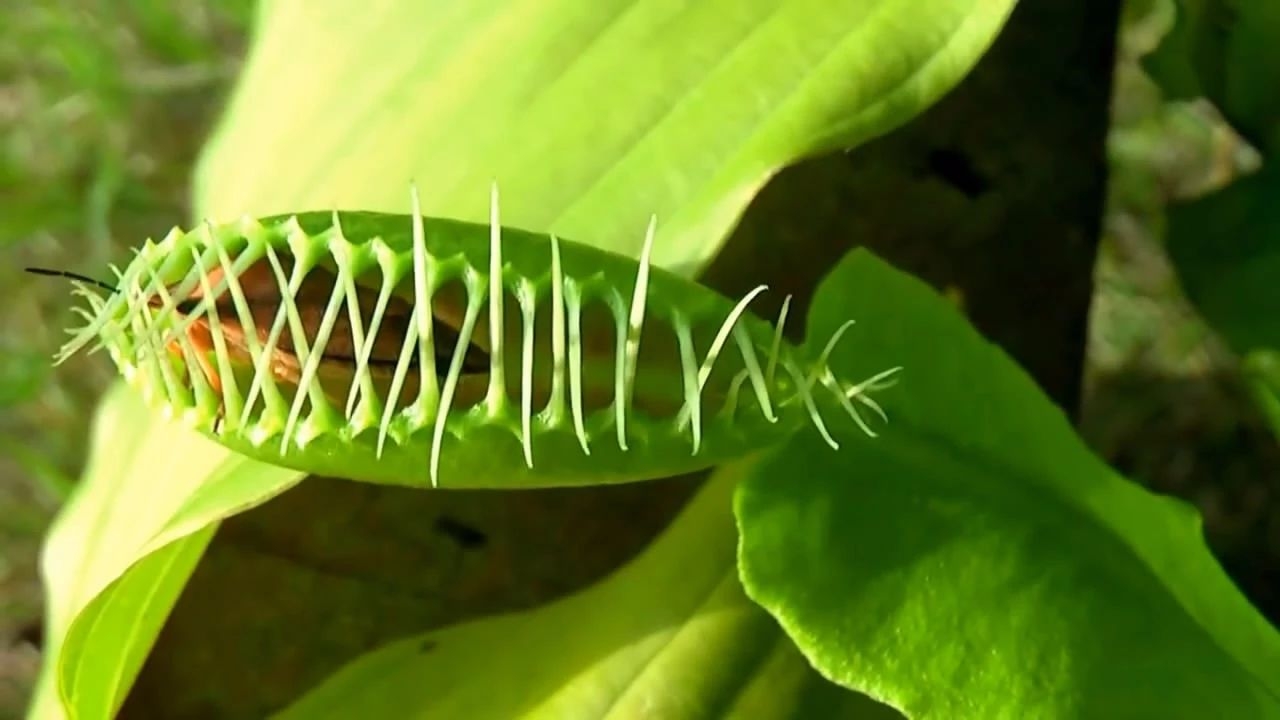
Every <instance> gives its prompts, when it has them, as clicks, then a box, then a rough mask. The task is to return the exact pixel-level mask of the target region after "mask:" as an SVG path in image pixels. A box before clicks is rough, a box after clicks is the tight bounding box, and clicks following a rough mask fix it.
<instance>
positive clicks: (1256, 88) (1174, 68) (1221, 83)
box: [1145, 0, 1280, 152]
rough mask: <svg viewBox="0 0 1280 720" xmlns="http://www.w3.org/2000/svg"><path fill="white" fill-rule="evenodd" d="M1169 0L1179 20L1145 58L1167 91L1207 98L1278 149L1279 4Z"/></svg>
mask: <svg viewBox="0 0 1280 720" xmlns="http://www.w3.org/2000/svg"><path fill="white" fill-rule="evenodd" d="M1166 1H1167V2H1172V3H1173V4H1174V7H1175V13H1174V18H1175V19H1174V24H1173V27H1172V28H1171V29H1170V31H1169V34H1168V35H1167V36H1166V37H1165V38H1164V40H1163V41H1162V42H1161V44H1160V47H1159V48H1157V49H1156V51H1155V52H1154V53H1152V54H1151V55H1150V56H1149V57H1148V58H1147V59H1146V61H1145V63H1146V66H1147V69H1148V70H1149V71H1150V72H1151V74H1152V75H1153V76H1154V77H1155V79H1156V80H1157V81H1158V82H1159V83H1160V84H1161V86H1162V87H1163V88H1164V90H1165V92H1166V94H1167V95H1168V96H1169V98H1170V99H1188V98H1195V97H1206V98H1208V99H1209V100H1210V101H1212V102H1213V103H1214V104H1215V105H1216V106H1217V107H1218V108H1219V109H1220V110H1221V111H1222V113H1223V114H1224V115H1225V116H1226V117H1227V119H1228V120H1229V121H1230V122H1231V124H1232V125H1234V126H1235V127H1236V129H1237V130H1239V131H1240V132H1241V133H1242V134H1243V135H1244V136H1245V137H1247V138H1248V139H1249V140H1250V142H1252V143H1253V144H1255V145H1257V146H1259V147H1260V148H1263V149H1265V150H1266V151H1269V152H1274V151H1276V150H1278V149H1280V145H1278V144H1277V143H1280V93H1277V92H1276V87H1277V86H1280V3H1277V2H1275V0H1177V1H1176V2H1174V0H1166Z"/></svg>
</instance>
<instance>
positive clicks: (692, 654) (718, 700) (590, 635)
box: [277, 464, 898, 720]
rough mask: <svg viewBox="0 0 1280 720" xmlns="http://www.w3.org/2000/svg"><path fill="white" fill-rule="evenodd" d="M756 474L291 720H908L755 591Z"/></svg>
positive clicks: (414, 642) (335, 685)
mask: <svg viewBox="0 0 1280 720" xmlns="http://www.w3.org/2000/svg"><path fill="white" fill-rule="evenodd" d="M744 467H745V466H744V465H742V464H739V465H738V466H731V467H727V468H725V469H722V470H721V471H719V472H718V473H717V475H716V476H714V477H713V478H712V479H711V481H710V482H709V483H708V484H707V485H706V486H705V487H704V488H703V489H702V491H701V492H700V494H699V495H698V496H697V497H696V498H694V500H693V501H692V502H691V503H690V504H689V506H688V507H686V508H685V510H684V511H683V514H682V515H681V516H680V517H679V518H677V519H676V521H675V522H674V523H673V524H672V525H671V527H670V528H668V530H667V531H666V532H665V533H664V534H663V535H662V536H660V537H659V538H658V540H656V541H655V542H654V543H653V544H652V545H650V546H649V547H648V548H647V549H646V550H645V551H644V552H643V553H642V554H641V555H640V556H639V557H638V558H637V559H636V560H634V561H633V562H632V563H630V564H629V565H627V566H625V567H624V568H622V569H621V570H619V571H617V572H616V573H615V574H614V575H613V576H611V577H610V578H607V579H606V580H604V581H602V582H600V583H599V584H597V585H595V586H593V587H590V588H588V589H586V590H584V591H582V592H581V593H578V594H576V595H573V596H570V597H568V598H566V599H564V600H561V601H559V602H556V603H553V604H550V605H546V606H543V607H541V608H538V609H536V610H532V611H529V612H524V613H519V614H512V615H506V616H500V617H495V618H489V619H485V620H481V621H477V622H472V623H467V624H463V625H459V626H455V627H452V628H447V629H444V630H439V631H433V632H429V633H425V634H423V635H419V636H416V637H410V638H406V639H404V640H401V641H398V642H395V643H392V644H390V645H388V646H385V647H382V648H379V649H377V650H375V651H373V652H370V653H368V654H366V655H364V656H363V657H361V658H359V659H357V660H355V661H354V662H352V663H350V664H349V665H348V666H346V667H344V668H342V669H341V670H339V671H338V672H337V673H335V674H334V675H333V676H332V677H330V678H329V679H328V680H326V681H325V682H324V683H322V684H321V685H320V686H318V687H317V688H316V689H315V690H313V691H312V692H310V693H308V694H307V695H306V696H304V697H303V698H301V699H300V700H299V701H298V702H297V703H295V704H294V705H292V706H291V707H289V708H287V709H286V710H285V711H283V712H282V713H281V714H280V715H279V716H277V717H278V720H317V719H319V718H335V719H336V718H354V717H373V718H383V717H386V718H390V717H416V718H435V717H439V718H472V719H474V720H485V719H487V718H495V719H501V720H507V719H508V718H556V719H557V720H560V719H564V720H570V719H572V718H584V719H585V718H592V719H593V720H594V719H595V718H631V717H661V718H671V719H672V720H678V719H679V718H705V717H718V718H719V717H723V718H744V720H745V719H747V718H750V719H751V720H769V719H770V718H793V717H794V718H808V717H823V718H831V720H840V719H841V718H850V719H852V718H867V719H868V720H870V719H872V718H885V719H887V718H893V717H898V715H897V714H896V713H894V712H893V711H891V710H890V709H889V708H886V707H884V706H882V705H879V704H877V703H875V702H872V701H871V700H869V699H868V698H866V697H865V696H862V695H859V694H856V693H853V692H849V691H847V690H843V689H841V688H838V687H836V686H835V685H832V684H830V683H828V682H827V681H825V680H823V679H822V678H821V677H819V676H818V675H817V674H816V673H814V672H813V671H812V670H811V669H810V668H809V667H808V665H807V664H806V663H805V661H804V658H803V657H802V656H801V655H800V654H799V653H798V652H797V650H796V648H795V645H794V644H793V643H792V642H791V641H790V640H789V639H787V637H786V636H785V635H784V634H782V632H781V631H780V630H779V628H778V626H777V624H776V623H774V622H773V620H772V618H770V617H769V615H768V614H767V613H765V612H764V611H762V610H761V609H760V608H759V607H757V606H756V605H754V604H753V603H751V601H750V600H748V599H747V597H746V596H745V595H744V594H743V592H742V586H741V584H740V583H739V581H738V578H737V573H736V571H735V568H734V548H735V543H736V537H737V536H736V532H735V530H734V524H733V514H732V512H731V510H730V498H731V493H732V491H733V487H734V485H735V483H736V482H737V480H738V478H739V477H740V476H741V474H742V470H743V468H744Z"/></svg>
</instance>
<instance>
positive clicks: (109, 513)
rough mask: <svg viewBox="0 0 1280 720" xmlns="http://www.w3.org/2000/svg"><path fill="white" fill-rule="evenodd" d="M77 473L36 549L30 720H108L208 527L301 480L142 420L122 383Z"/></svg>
mask: <svg viewBox="0 0 1280 720" xmlns="http://www.w3.org/2000/svg"><path fill="white" fill-rule="evenodd" d="M85 477H86V481H85V482H82V483H80V484H79V485H78V486H77V487H76V491H75V493H74V494H73V495H72V497H71V499H70V501H69V502H68V504H67V506H66V507H65V508H64V510H63V512H62V513H61V514H60V515H59V517H58V519H57V520H56V522H55V524H54V526H53V528H52V529H51V530H50V533H49V535H48V537H47V538H46V541H45V547H44V553H43V558H42V563H43V564H42V570H43V575H44V582H45V590H46V594H47V596H48V600H47V616H46V629H45V637H47V638H48V646H47V648H46V652H45V657H44V668H43V673H42V676H41V681H40V686H39V688H38V690H37V693H36V697H35V698H34V705H33V707H32V713H31V714H32V717H36V718H59V717H67V716H71V717H85V718H98V717H110V716H111V715H112V714H113V713H114V712H115V711H116V710H117V709H118V708H119V706H120V703H121V702H122V701H123V699H124V697H125V694H126V693H127V692H128V689H129V687H130V685H131V683H132V682H133V679H134V677H135V676H136V675H137V672H138V670H139V668H140V667H141V666H142V662H143V660H144V659H145V658H146V655H147V653H148V651H149V650H150V648H151V644H152V642H153V641H154V640H155V637H156V634H157V633H158V632H159V630H160V627H161V625H162V624H163V623H164V619H165V618H166V617H167V615H168V612H169V610H170V609H171V608H172V606H173V603H174V602H175V601H176V600H177V597H178V594H179V593H180V592H181V590H182V587H183V586H184V585H185V584H186V581H187V578H188V577H189V576H190V574H191V572H192V570H193V569H194V567H195V564H196V562H197V561H198V560H199V558H200V555H201V553H202V552H203V550H204V547H205V545H206V544H207V543H208V541H209V539H210V538H211V537H212V535H213V532H214V530H215V529H216V528H217V522H218V521H219V520H221V519H222V518H224V517H227V516H228V515H231V514H233V513H235V512H238V511H240V510H242V509H245V508H247V507H251V506H253V505H256V504H258V503H261V502H264V501H266V500H267V499H269V498H270V497H273V496H274V495H276V494H278V493H280V492H283V491H284V490H286V489H288V488H289V487H292V486H293V485H294V484H295V483H296V482H298V481H299V480H300V479H301V475H300V474H299V473H296V472H293V471H290V470H284V469H282V468H277V467H274V466H271V465H266V464H262V463H257V462H254V461H251V460H248V459H247V458H243V457H240V456H234V455H230V454H228V453H227V452H226V451H225V450H224V449H223V448H222V447H221V446H219V445H216V444H214V443H213V442H211V441H209V440H206V439H205V438H203V437H202V436H200V435H197V434H195V433H193V432H191V431H189V430H187V429H186V428H184V427H182V426H181V425H179V424H176V423H167V422H161V421H157V420H152V419H151V418H150V417H149V411H148V410H147V409H146V407H145V405H144V404H143V402H142V400H141V399H140V398H138V397H136V396H135V395H134V394H133V392H132V391H131V390H129V389H128V388H127V387H125V386H123V385H116V386H115V387H114V388H113V389H112V390H111V391H110V393H109V394H108V395H107V396H106V397H105V398H104V400H103V402H102V404H101V406H100V408H99V410H98V416H97V418H96V420H95V431H94V438H93V447H92V449H91V452H90V463H89V467H88V468H87V469H86V473H85ZM60 696H61V697H62V698H64V699H65V701H66V706H65V708H64V706H63V705H62V704H61V703H60V701H59V697H60Z"/></svg>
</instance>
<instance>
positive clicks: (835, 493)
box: [736, 252, 1280, 720]
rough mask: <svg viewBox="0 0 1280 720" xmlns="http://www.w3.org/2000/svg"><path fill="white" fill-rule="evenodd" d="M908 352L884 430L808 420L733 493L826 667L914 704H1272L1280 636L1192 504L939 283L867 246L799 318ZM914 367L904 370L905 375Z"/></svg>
mask: <svg viewBox="0 0 1280 720" xmlns="http://www.w3.org/2000/svg"><path fill="white" fill-rule="evenodd" d="M851 315H853V316H858V317H863V316H868V317H875V318H879V320H878V321H877V322H874V323H870V322H869V323H866V327H863V326H862V325H859V327H860V328H861V329H860V330H859V331H858V332H857V340H856V342H854V341H850V342H849V343H848V344H847V345H845V346H844V347H843V348H842V349H839V350H838V351H837V352H836V354H835V356H833V357H832V366H833V368H835V369H836V371H837V373H838V374H844V373H847V374H849V376H850V377H857V376H858V375H859V373H861V372H864V371H865V370H867V369H869V368H872V367H877V366H881V365H883V364H884V363H886V362H891V363H894V364H899V363H900V364H902V365H904V366H905V370H904V382H903V384H902V386H901V387H900V388H899V389H897V390H896V391H895V392H893V393H886V394H885V396H884V403H885V405H886V410H887V412H888V413H889V415H890V417H891V418H892V423H891V425H890V426H889V427H888V428H887V429H886V430H885V431H884V432H883V433H882V434H881V436H880V437H879V438H876V439H859V438H858V437H857V436H856V435H853V434H849V435H850V436H849V437H848V438H847V440H846V442H845V444H844V446H843V449H842V451H841V452H839V453H832V452H828V451H825V449H824V446H823V445H822V442H821V441H820V440H818V439H816V438H815V437H813V435H812V434H811V433H809V434H804V435H801V436H797V437H796V438H795V439H794V441H793V442H791V443H790V444H789V446H787V447H785V449H783V450H781V451H779V452H777V453H776V454H772V455H771V456H770V457H769V458H768V459H767V460H766V461H765V462H763V463H761V464H760V465H758V466H757V467H756V468H755V469H754V470H753V471H752V472H751V473H750V474H749V476H748V477H747V478H746V479H745V480H744V481H743V483H742V484H741V485H740V487H739V495H738V497H737V498H736V503H737V511H738V516H739V524H740V529H741V532H742V536H743V537H742V546H741V549H740V563H741V568H742V572H743V578H744V583H745V586H746V588H747V592H748V593H749V594H750V596H751V597H752V598H753V599H755V600H757V601H758V602H760V603H761V604H762V605H764V606H765V607H766V608H768V609H769V610H770V612H772V613H773V614H774V615H775V616H776V617H777V618H778V619H779V621H780V622H781V623H782V625H783V626H784V627H785V628H786V630H787V632H788V633H789V634H790V635H791V637H792V638H794V639H795V640H796V641H797V643H798V644H799V646H800V647H801V649H802V650H803V651H804V653H805V655H806V656H807V657H808V658H809V659H810V660H811V661H812V662H813V663H814V665H815V666H816V667H817V668H818V669H819V670H820V671H821V672H823V673H824V674H825V675H826V676H828V677H830V678H831V679H833V680H835V681H837V682H839V683H841V684H843V685H845V686H848V687H851V688H856V689H860V690H863V691H865V692H867V693H868V694H870V695H871V696H873V697H876V698H877V699H880V700H883V701H884V702H887V703H889V704H890V705H893V706H895V707H897V708H899V709H902V710H903V711H904V712H905V713H906V714H908V715H909V716H910V717H913V718H948V719H949V720H956V719H959V718H983V719H984V720H985V719H988V718H1005V717H1008V718H1015V717H1016V718H1024V717H1061V718H1066V717H1081V718H1084V717H1088V718H1103V717H1126V718H1139V717H1141V718H1162V719H1169V718H1207V717H1232V718H1246V717H1247V718H1274V717H1280V633H1277V632H1276V630H1275V628H1272V627H1270V626H1269V625H1268V624H1267V622H1266V620H1265V619H1264V618H1263V617H1262V616H1261V615H1260V614H1258V613H1257V612H1256V611H1255V610H1254V609H1253V608H1252V607H1251V606H1250V604H1249V603H1248V601H1247V600H1246V599H1245V598H1244V597H1243V596H1242V595H1241V594H1240V593H1239V592H1238V591H1237V590H1236V588H1235V587H1234V586H1233V585H1232V584H1231V582H1230V580H1229V579H1228V578H1227V576H1226V574H1225V573H1224V572H1223V571H1222V569H1221V568H1220V567H1219V566H1218V564H1217V563H1216V562H1215V561H1214V559H1213V557H1212V556H1211V555H1210V554H1209V551H1208V549H1207V548H1206V547H1205V545H1204V543H1203V540H1202V537H1201V532H1200V530H1201V526H1200V519H1199V517H1198V516H1197V515H1196V513H1195V512H1194V511H1193V510H1192V509H1190V508H1189V507H1188V506H1186V505H1185V504H1183V503H1181V502H1179V501H1175V500H1173V499H1170V498H1164V497H1160V496H1156V495H1153V494H1151V493H1149V492H1147V491H1146V490H1144V489H1142V488H1141V487H1139V486H1138V485H1136V484H1132V483H1130V482H1127V481H1126V480H1124V479H1123V478H1121V477H1118V476H1117V475H1116V474H1115V473H1114V472H1113V471H1112V470H1110V469H1109V468H1108V467H1107V466H1106V465H1105V464H1103V463H1102V462H1101V461H1100V460H1098V459H1097V458H1096V457H1095V456H1094V455H1092V454H1091V453H1090V452H1089V451H1088V449H1087V448H1086V447H1085V445H1084V444H1083V443H1082V442H1081V441H1080V440H1079V439H1078V438H1077V436H1076V435H1075V433H1074V432H1073V431H1072V428H1071V426H1070V424H1069V423H1068V421H1067V419H1066V417H1065V416H1064V415H1063V414H1062V412H1061V411H1060V410H1058V409H1057V408H1056V407H1055V406H1053V405H1052V404H1051V403H1050V402H1049V401H1048V400H1047V399H1046V398H1045V397H1044V396H1043V395H1042V394H1041V393H1040V392H1039V390H1038V389H1037V388H1036V386H1035V385H1034V383H1033V382H1032V381H1031V380H1030V378H1028V377H1027V376H1026V375H1025V374H1024V373H1023V372H1022V371H1021V370H1020V369H1019V368H1018V367H1016V366H1015V365H1014V364H1013V363H1012V362H1011V361H1010V360H1009V359H1008V358H1007V357H1006V356H1004V355H1003V353H1001V352H1000V351H999V350H998V349H996V348H995V347H994V346H992V345H990V344H988V343H987V342H985V341H984V340H983V338H982V337H981V336H979V335H978V333H977V332H976V331H974V330H973V329H972V328H971V327H970V326H969V325H968V324H967V323H966V322H965V321H964V320H963V319H962V318H961V316H960V315H959V314H958V313H956V312H955V311H954V309H953V308H952V307H951V306H950V305H949V304H948V303H947V302H946V301H945V300H943V299H942V298H941V297H938V296H937V295H935V294H934V293H933V292H932V291H931V290H929V289H928V288H927V287H926V286H924V285H923V284H922V283H920V282H919V281H917V280H915V279H914V278H910V277H909V276H906V275H903V274H901V273H899V272H897V271H895V270H893V269H892V268H891V267H889V266H888V265H886V264H884V263H883V262H881V261H879V260H878V259H876V258H875V257H873V256H871V255H870V254H868V253H865V252H859V253H856V254H855V255H853V256H852V257H850V258H848V259H846V261H844V262H843V263H842V264H841V265H839V266H838V267H837V268H836V270H835V271H834V272H833V273H832V274H831V275H830V276H829V277H828V278H827V279H826V281H825V282H824V283H823V285H822V286H821V287H820V289H819V291H818V295H817V297H816V298H815V302H814V305H813V311H812V312H811V316H810V320H809V326H808V332H809V333H810V334H811V335H815V336H819V337H822V336H825V335H826V334H829V333H830V332H832V331H833V330H834V329H835V327H836V326H837V325H838V324H839V323H840V322H842V321H843V320H844V319H845V318H847V317H849V316H851ZM906 378H909V379H910V382H909V383H907V382H906Z"/></svg>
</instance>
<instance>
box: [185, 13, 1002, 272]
mask: <svg viewBox="0 0 1280 720" xmlns="http://www.w3.org/2000/svg"><path fill="white" fill-rule="evenodd" d="M1013 5H1014V2H1013V0H836V1H834V2H833V1H832V0H789V1H788V2H782V3H779V2H776V1H775V0H722V1H719V2H697V3H689V2H684V1H682V0H645V1H643V2H630V1H628V0H557V1H555V2H542V3H522V4H518V5H515V6H513V5H511V4H510V3H506V2H466V3H458V2H452V1H443V0H437V1H435V2H423V1H422V0H414V1H412V2H410V1H409V0H400V1H398V2H397V1H392V2H381V3H369V2H365V1H364V0H330V1H329V2H316V1H315V0H280V1H278V2H273V3H269V4H266V5H264V7H263V11H262V15H261V18H260V20H261V22H260V26H259V27H258V29H257V38H256V42H255V44H254V47H253V50H252V52H251V54H250V56H249V58H248V61H247V63H246V66H245V68H244V75H243V78H242V81H241V84H240V85H239V87H238V90H237V92H236V93H235V95H234V96H233V98H232V101H231V105H230V109H229V111H228V114H227V116H226V117H225V118H224V120H223V122H222V124H221V125H220V127H219V128H218V131H217V133H216V135H215V137H214V139H213V141H212V142H211V143H210V144H209V146H208V148H207V151H206V152H205V154H204V156H203V158H202V159H201V162H200V165H199V168H198V172H197V209H198V212H199V213H200V214H202V215H203V216H207V217H221V218H226V217H228V216H231V217H239V216H240V215H241V214H246V213H247V214H250V215H258V216H261V215H271V214H276V213H289V212H299V211H304V210H328V209H334V208H335V206H337V207H339V208H342V209H367V210H384V211H395V212H407V211H408V210H409V194H408V187H409V183H410V182H411V181H412V182H415V183H416V184H417V186H418V188H419V190H420V191H421V194H422V197H423V211H424V212H425V213H426V214H427V215H438V216H444V217H454V218H459V219H464V220H471V221H478V222H487V221H488V218H489V206H488V202H489V187H490V183H492V182H494V181H496V182H497V183H498V186H499V188H500V190H501V193H502V222H503V224H506V225H511V226H515V227H523V228H527V229H531V230H539V231H550V232H556V233H557V234H559V235H560V236H561V237H568V238H572V239H575V240H579V241H582V242H591V243H594V244H597V245H599V246H602V247H606V248H609V249H612V250H615V251H618V252H624V253H629V254H632V255H636V254H638V252H639V249H640V246H641V243H642V241H643V237H644V230H645V227H646V225H647V223H648V221H649V218H650V216H651V215H654V214H656V215H657V217H658V235H657V239H656V244H655V248H654V253H653V260H654V262H655V263H656V264H658V265H660V266H663V267H667V268H669V269H678V270H680V271H683V272H686V273H690V274H691V273H694V272H697V270H698V269H700V268H701V267H703V266H704V265H705V264H706V263H707V262H708V261H709V260H710V259H711V258H712V257H714V255H715V253H716V251H717V250H718V248H719V247H720V244H721V243H722V242H723V240H724V238H725V237H726V236H727V234H728V231H729V229H730V228H731V227H732V226H733V225H734V223H736V222H737V220H738V218H739V216H740V214H741V212H742V211H743V209H744V208H745V207H746V205H747V203H748V202H749V201H750V200H751V198H752V197H753V196H754V195H755V193H756V192H757V191H758V190H759V189H760V188H761V186H762V185H763V184H764V183H765V181H766V180H768V178H769V177H770V176H771V175H772V174H773V173H775V172H776V171H777V170H778V169H779V168H781V167H783V166H785V165H788V164H790V163H792V162H794V161H795V160H797V159H798V158H800V157H802V156H806V155H811V154H815V153H819V152H823V151H828V150H832V149H836V148H846V147H851V146H854V145H857V144H858V143H860V142H863V141H865V140H867V139H869V138H872V137H874V136H877V135H879V134H882V133H885V132H887V131H888V130H890V129H892V128H894V127H896V126H897V125H899V124H901V123H903V122H904V121H906V120H907V119H909V118H910V117H912V116H913V115H915V114H917V113H919V112H920V111H921V110H923V109H924V108H925V107H927V106H928V105H929V104H931V103H932V102H933V101H935V100H936V99H937V98H938V97H940V96H941V95H942V94H943V93H945V92H946V91H947V90H949V89H950V88H951V87H952V86H953V85H954V84H955V83H956V82H957V81H958V80H959V79H960V78H961V77H962V76H963V75H964V74H965V73H966V72H968V70H969V69H970V68H971V67H972V66H973V64H974V63H975V62H976V60H977V59H978V57H979V56H980V55H981V54H982V53H983V52H984V51H985V50H986V48H987V47H988V46H989V44H990V43H991V41H992V39H993V38H994V36H995V34H996V32H997V31H998V30H999V28H1000V27H1001V25H1002V24H1003V22H1004V20H1005V19H1006V17H1007V16H1008V14H1009V12H1010V11H1011V9H1012V7H1013ZM317 78H322V79H323V80H321V81H317Z"/></svg>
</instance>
